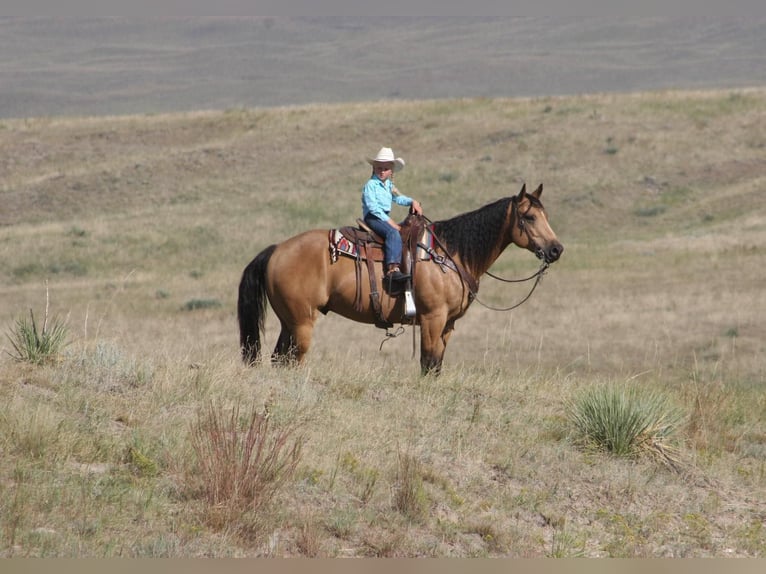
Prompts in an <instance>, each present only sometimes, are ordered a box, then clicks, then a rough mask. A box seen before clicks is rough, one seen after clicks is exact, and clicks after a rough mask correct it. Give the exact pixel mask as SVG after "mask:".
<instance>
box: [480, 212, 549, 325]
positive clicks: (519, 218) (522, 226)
mask: <svg viewBox="0 0 766 574" xmlns="http://www.w3.org/2000/svg"><path fill="white" fill-rule="evenodd" d="M512 201H513V211H512V215H511V218H512V219H515V220H516V221H514V222H513V223H512V224H511V227H512V228H513V226H514V225H515V226H517V227H518V228H519V230H520V231H521V232H522V233H524V234H526V236H527V241H529V243H531V244H532V246H533V247H534V253H535V255H536V256H537V258H538V259H540V260H541V261H542V263H541V264H540V268H539V269H538V270H537V271H536V272H535V273H533V274H532V275H530V276H529V277H525V278H524V279H504V278H503V277H498V276H497V275H495V274H494V273H491V272H490V271H486V272H485V273H486V274H487V275H489V276H490V277H491V278H492V279H495V280H497V281H501V282H503V283H525V282H527V281H531V280H532V279H534V280H535V283H534V285H532V289H530V290H529V293H527V296H526V297H524V298H523V299H522V300H521V301H519V302H518V303H516V304H515V305H511V306H510V307H494V306H492V305H488V304H487V303H484V302H483V301H482V300H481V299H479V297H478V293H473V292H471V295H472V296H473V299H475V300H476V302H477V303H478V304H479V305H481V306H482V307H485V308H487V309H489V310H491V311H501V312H504V311H512V310H513V309H516V308H517V307H520V306H521V305H523V304H524V303H526V301H527V300H528V299H529V298H530V297H531V296H532V293H534V292H535V289H537V286H538V285H539V284H540V281H541V280H542V278H543V275H545V272H546V271H547V270H548V267H549V266H550V264H549V263H548V262H547V261H546V260H545V254H544V253H543V250H542V249H540V247H539V246H538V245H537V242H536V241H535V240H534V239H533V238H532V236H531V235H530V234H529V229H527V224H526V222H525V221H524V216H525V215H526V214H527V213H528V212H529V209H528V210H527V211H525V212H524V213H523V214H521V215H519V204H518V201H517V199H516V197H514V198H513V200H512ZM530 201H531V200H530ZM533 205H534V203H533ZM531 208H532V206H530V209H531Z"/></svg>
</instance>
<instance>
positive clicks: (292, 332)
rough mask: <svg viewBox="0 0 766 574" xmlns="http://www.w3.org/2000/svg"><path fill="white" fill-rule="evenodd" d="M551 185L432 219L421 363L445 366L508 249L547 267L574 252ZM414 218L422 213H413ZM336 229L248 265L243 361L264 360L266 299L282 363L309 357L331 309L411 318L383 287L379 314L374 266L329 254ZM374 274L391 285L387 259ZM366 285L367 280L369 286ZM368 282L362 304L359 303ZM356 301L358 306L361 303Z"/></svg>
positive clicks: (423, 281) (420, 270)
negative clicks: (551, 210) (547, 200)
mask: <svg viewBox="0 0 766 574" xmlns="http://www.w3.org/2000/svg"><path fill="white" fill-rule="evenodd" d="M542 191H543V186H542V184H541V185H540V186H539V187H538V188H537V189H536V190H535V191H534V192H532V193H527V191H526V184H524V185H523V186H522V188H521V191H520V192H519V193H518V195H515V196H510V197H506V198H503V199H499V200H496V201H494V202H493V203H490V204H488V205H485V206H483V207H481V208H479V209H476V210H474V211H471V212H468V213H463V214H461V215H458V216H456V217H453V218H451V219H446V220H442V221H436V222H429V223H430V226H429V229H430V231H431V232H432V234H433V237H434V239H435V240H436V241H435V242H434V247H433V248H432V249H431V251H432V254H431V255H432V257H431V258H430V259H429V260H427V261H419V262H417V264H416V265H414V268H413V276H412V284H413V286H414V288H415V289H414V293H412V295H413V297H414V302H415V308H416V315H415V317H414V318H413V319H414V321H413V320H412V319H411V320H410V321H412V322H413V323H414V324H417V325H419V326H420V332H421V333H420V367H421V372H422V373H423V374H429V373H434V374H438V373H439V372H440V371H441V368H442V361H443V358H444V351H445V348H446V346H447V342H448V341H449V338H450V335H451V334H452V331H453V329H454V327H455V321H457V320H458V319H460V318H461V317H462V316H463V315H464V314H465V313H466V311H467V310H468V307H469V306H470V305H471V303H472V301H473V300H474V298H475V297H476V292H477V291H478V285H479V279H480V277H481V276H482V275H483V274H484V273H485V272H487V271H488V270H489V268H490V267H491V266H492V264H493V263H494V262H495V260H496V259H497V258H498V257H499V256H500V254H501V253H502V252H503V251H504V249H505V248H506V247H507V246H508V245H509V244H511V243H514V244H515V245H517V246H518V247H520V248H522V249H527V250H529V251H531V252H532V253H534V254H535V255H536V256H537V258H538V259H540V260H542V261H543V262H544V263H543V265H545V266H546V267H547V265H548V264H551V263H553V262H555V261H557V260H558V259H559V257H560V256H561V254H562V253H563V251H564V247H563V245H562V244H561V243H560V242H559V240H558V239H557V237H556V234H555V233H554V232H553V230H552V229H551V226H550V224H549V221H548V217H547V215H546V212H545V209H544V207H543V204H542V202H541V201H540V195H541V194H542ZM412 217H414V216H412ZM329 247H330V245H329V240H328V230H327V229H313V230H310V231H305V232H303V233H300V234H299V235H295V236H293V237H291V238H289V239H287V240H285V241H283V242H282V243H279V244H274V245H270V246H269V247H267V248H265V249H264V250H263V251H261V252H260V253H259V254H258V255H256V256H255V258H254V259H253V260H252V261H251V262H250V263H249V264H248V265H247V266H246V267H245V270H244V271H243V273H242V278H241V281H240V284H239V298H238V301H237V317H238V321H239V329H240V349H241V353H242V359H243V361H244V362H245V364H247V365H253V364H255V363H257V362H258V361H259V360H260V359H261V333H262V332H263V327H264V318H265V313H266V301H267V300H268V302H269V303H270V304H271V308H272V309H273V311H274V313H275V314H276V316H277V317H278V318H279V321H280V324H281V331H280V334H279V337H278V339H277V343H276V346H275V348H274V351H273V354H272V360H273V361H274V362H275V363H277V364H285V363H296V362H297V363H300V362H301V361H303V359H304V357H305V356H306V353H307V352H308V350H309V346H310V345H311V338H312V332H313V329H314V324H315V323H316V321H317V319H318V318H319V316H320V315H322V314H327V313H329V312H330V311H332V312H334V313H337V314H339V315H341V316H343V317H346V318H348V319H351V320H352V321H357V322H360V323H376V324H377V322H378V320H379V318H380V317H381V316H382V317H383V318H384V319H385V320H387V321H388V322H390V323H391V324H393V323H400V324H404V323H405V322H407V321H408V319H407V318H406V317H405V314H404V310H405V308H404V297H402V296H401V295H398V296H396V295H394V296H392V295H391V294H390V293H386V292H384V293H382V294H381V297H380V301H379V306H378V314H376V313H375V312H374V310H373V303H372V301H371V299H370V292H371V289H370V281H369V271H368V268H366V267H365V266H361V271H362V273H361V276H360V269H359V267H357V266H356V262H355V261H354V259H353V258H350V257H338V258H337V260H335V261H333V260H332V258H331V257H330V256H329V255H328V250H329ZM373 272H374V275H375V279H376V280H377V284H381V283H382V281H381V278H382V275H383V269H382V264H379V265H375V267H374V271H373ZM360 283H361V285H360ZM360 288H361V296H362V304H361V305H360V304H359V293H360ZM355 301H356V305H355Z"/></svg>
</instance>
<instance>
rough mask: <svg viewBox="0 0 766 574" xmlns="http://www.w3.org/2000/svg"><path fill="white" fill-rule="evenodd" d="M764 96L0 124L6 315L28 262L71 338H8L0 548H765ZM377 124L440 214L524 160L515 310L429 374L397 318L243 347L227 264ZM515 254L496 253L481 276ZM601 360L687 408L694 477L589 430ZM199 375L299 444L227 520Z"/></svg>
mask: <svg viewBox="0 0 766 574" xmlns="http://www.w3.org/2000/svg"><path fill="white" fill-rule="evenodd" d="M765 108H766V94H765V93H764V92H763V91H761V90H750V91H738V92H731V93H730V92H684V93H656V94H635V95H627V96H583V97H576V98H544V99H529V100H490V99H467V100H457V101H431V102H417V103H415V102H397V103H379V104H366V105H342V106H340V105H339V106H310V107H301V108H282V109H274V110H246V109H235V110H228V111H225V112H200V113H194V114H177V115H168V116H131V117H106V118H81V119H76V118H75V119H58V118H44V119H42V118H41V119H34V118H31V119H28V120H18V121H6V122H4V123H3V129H0V150H1V151H2V157H3V160H2V161H3V169H4V175H3V178H2V181H0V205H2V206H3V207H2V211H0V223H1V224H2V227H0V270H2V271H1V272H0V316H2V317H3V318H4V319H3V320H4V321H5V323H4V325H5V330H6V331H7V329H10V328H12V326H13V321H14V318H15V317H18V316H19V315H20V314H22V313H27V312H28V310H29V309H34V310H35V316H36V317H37V316H41V314H40V313H41V312H40V309H41V308H42V307H43V306H44V304H45V282H46V280H47V281H48V286H49V290H50V307H51V312H52V313H53V314H54V315H57V314H60V315H66V316H67V317H68V323H67V324H68V327H69V330H70V335H71V338H72V344H71V345H70V346H69V347H67V348H66V350H65V352H64V353H63V354H62V356H61V358H60V360H59V361H58V362H57V363H56V364H43V365H40V366H31V365H27V364H24V363H19V362H16V361H13V360H12V359H11V358H10V357H7V354H6V353H3V355H4V359H3V360H2V362H0V400H1V401H2V403H3V404H4V405H5V408H4V409H3V411H2V413H0V455H2V464H0V533H2V539H1V540H0V554H2V555H4V556H339V557H340V556H525V557H536V556H580V555H584V556H635V557H648V556H720V557H724V556H763V555H764V552H766V548H765V547H764V544H763V520H764V516H766V506H764V503H763V500H766V462H765V461H766V451H765V450H764V448H765V447H764V445H766V438H765V437H766V429H765V428H764V423H763V421H764V420H766V401H765V400H764V396H763V392H762V389H763V385H764V383H765V382H766V381H765V379H764V373H765V371H764V363H763V358H762V357H763V356H764V351H765V350H766V349H764V341H766V331H765V330H764V329H766V327H765V326H764V325H766V322H764V321H763V318H764V317H766V308H764V299H763V296H762V277H761V275H762V274H761V272H760V270H761V269H762V268H763V264H764V257H765V255H766V252H764V249H763V247H762V246H763V245H764V244H765V243H766V215H765V214H764V212H763V208H762V201H761V198H760V190H761V189H762V187H763V183H764V178H765V177H766V162H764V160H763V149H764V147H766V139H764V138H765V137H766V136H764V134H766V125H764V121H766V116H765V115H764V113H763V110H764V109H765ZM384 144H385V145H392V146H393V147H394V149H395V150H396V151H397V153H400V154H401V155H403V156H404V157H405V158H406V159H407V160H408V166H407V170H405V171H404V172H402V173H401V174H400V175H399V176H398V178H397V183H398V185H399V186H400V187H401V188H402V190H404V191H406V192H407V193H410V194H412V195H414V196H416V197H418V198H420V199H421V200H422V202H423V203H424V206H425V209H426V214H427V215H429V217H431V218H432V219H439V218H442V217H448V216H451V215H454V214H456V213H458V212H461V211H465V210H468V209H472V208H475V207H478V206H480V205H483V204H484V203H487V202H489V201H491V200H493V199H495V198H497V197H501V196H504V195H509V194H511V193H516V192H517V191H518V189H519V187H520V185H521V182H522V181H528V182H529V183H530V184H536V183H538V182H540V181H542V182H543V183H544V184H545V192H544V194H543V200H544V202H545V205H546V207H547V208H548V210H549V212H550V215H551V218H552V225H553V227H554V229H555V230H556V231H557V233H558V234H559V237H560V238H561V240H562V242H563V243H564V244H565V246H566V253H565V254H564V257H563V258H562V260H561V261H560V262H558V263H557V264H556V265H555V266H553V267H552V268H551V270H550V271H549V273H548V275H547V276H546V278H545V279H544V281H543V282H542V284H541V286H540V287H539V288H538V290H537V292H536V293H535V295H534V296H533V297H532V299H531V300H530V301H529V302H527V303H525V304H524V305H523V306H522V307H521V308H520V309H518V310H517V311H515V312H513V313H511V314H496V313H493V312H491V311H488V310H486V309H484V308H481V307H478V306H474V308H472V309H470V311H469V312H468V314H467V316H466V317H464V318H463V319H461V320H460V321H459V322H458V324H457V330H456V333H455V334H454V335H453V337H452V339H451V340H450V346H449V348H448V350H447V357H446V360H445V368H444V373H443V375H442V376H441V377H440V378H438V379H430V378H426V379H423V378H421V377H420V376H419V368H418V365H417V360H413V359H412V356H411V355H412V347H411V337H410V335H411V331H409V330H408V331H407V333H406V335H405V336H404V337H401V338H399V339H396V340H393V341H389V342H387V343H386V344H385V345H384V346H383V349H382V350H380V351H379V350H378V348H379V345H380V341H381V338H382V332H381V331H377V330H375V329H374V328H372V327H370V326H367V325H358V324H354V323H350V322H348V321H346V320H343V319H341V318H339V317H337V316H332V315H330V316H328V317H325V318H323V319H322V320H321V321H320V322H319V324H318V327H317V331H316V338H315V344H314V347H313V349H312V352H311V355H310V358H309V360H308V361H307V363H306V364H305V365H303V366H302V367H300V368H295V369H288V370H281V369H275V368H272V367H270V366H268V365H264V366H259V367H256V368H253V369H246V368H244V367H243V366H242V365H241V364H240V362H239V357H238V348H237V331H236V318H235V304H236V286H237V283H238V281H239V277H240V274H241V271H242V269H243V268H244V266H245V265H246V263H247V262H248V261H249V260H250V259H251V258H252V257H253V256H254V255H255V253H257V251H259V250H260V249H261V248H262V247H264V246H265V245H267V244H268V243H270V242H273V241H275V240H279V239H281V238H284V237H287V236H289V235H292V234H293V233H297V232H298V231H301V230H304V229H306V228H309V227H317V226H327V227H329V226H334V225H338V224H340V223H345V222H350V221H353V219H354V218H356V216H357V211H358V202H359V189H360V186H361V184H362V183H363V181H364V179H365V178H366V176H367V175H368V166H367V164H366V163H365V162H364V159H363V157H364V155H365V153H368V152H366V151H364V150H367V149H368V148H374V149H377V147H379V146H380V145H384ZM317 148H321V149H322V154H321V155H317V154H316V153H315V152H316V149H317ZM317 198H321V201H317ZM535 268H536V262H535V260H534V258H533V257H532V256H530V255H529V254H527V253H522V252H520V251H518V250H514V249H512V250H510V251H509V252H508V253H507V254H505V255H504V256H503V257H501V259H500V260H499V261H498V263H497V264H496V268H495V269H494V271H497V272H498V273H500V274H502V275H505V276H522V275H525V274H529V273H530V272H531V271H533V270H534V269H535ZM481 293H482V298H483V299H484V300H486V301H488V302H490V303H493V302H494V303H504V304H508V303H509V302H513V301H514V300H518V299H519V298H520V297H521V296H523V294H524V293H523V292H522V293H520V292H518V291H517V290H515V289H514V288H511V287H507V286H501V285H498V284H496V283H494V282H492V281H491V280H489V279H486V280H484V281H482V291H481ZM204 302H206V303H204ZM203 303H204V304H203ZM275 323H276V321H275V320H274V318H273V316H269V318H267V325H266V327H267V333H266V346H267V348H268V347H269V346H271V345H273V344H274V341H275V339H276V334H277V325H276V324H275ZM6 345H7V343H6ZM5 350H9V349H5ZM598 385H615V386H618V387H619V386H629V385H639V386H641V387H642V388H645V389H646V390H647V391H652V392H655V393H658V394H659V395H660V396H663V397H667V398H668V400H669V401H671V402H672V403H673V404H675V405H678V407H679V408H680V409H681V410H682V411H683V414H684V415H685V416H686V418H685V421H686V422H685V424H684V425H682V426H681V427H680V428H679V429H678V430H677V433H678V439H679V446H678V448H679V449H680V451H679V455H680V456H682V457H683V460H684V462H685V464H686V465H687V466H685V467H684V472H682V473H679V472H676V471H673V470H668V469H666V468H665V467H664V466H663V465H662V464H658V463H657V462H656V461H654V460H652V458H651V457H638V458H636V459H635V460H624V459H619V458H614V457H611V456H609V455H606V454H603V453H598V452H591V451H583V450H581V449H580V448H578V446H577V444H576V440H575V437H574V436H573V434H572V430H571V427H570V425H569V422H568V420H567V416H566V415H567V405H568V404H569V403H570V402H571V400H573V399H574V398H575V397H576V396H578V394H579V393H580V392H582V391H584V390H586V389H589V388H592V387H593V386H598ZM211 401H215V403H216V404H220V405H235V404H247V405H266V404H268V405H269V411H270V413H271V414H270V416H271V417H272V418H273V420H274V421H275V423H279V426H280V428H287V427H289V428H294V429H296V432H298V433H299V434H300V436H302V437H303V438H304V439H305V442H304V443H303V444H304V447H303V449H302V450H301V453H302V456H301V459H300V462H299V463H298V465H297V467H296V468H295V474H294V475H293V477H292V478H291V479H290V480H286V481H285V482H283V483H282V484H281V486H280V488H279V489H277V490H276V491H275V492H274V493H273V498H272V504H270V505H269V507H268V511H263V512H260V513H257V512H256V513H254V514H255V515H256V517H253V516H251V517H250V518H252V520H249V521H247V522H246V523H245V525H246V526H247V528H245V529H244V530H245V531H246V534H247V535H246V536H243V535H242V533H243V529H242V528H240V529H239V530H237V529H235V528H231V529H226V528H216V527H213V526H211V524H210V523H209V522H206V520H205V519H204V516H205V504H206V503H205V502H204V499H201V498H198V497H195V496H191V495H190V491H189V490H188V489H187V488H186V487H185V484H186V483H185V481H184V477H185V476H187V475H186V474H185V472H186V470H187V469H188V468H189V466H188V462H189V461H190V460H193V457H194V449H193V447H192V444H191V441H190V438H189V432H188V431H189V429H190V428H191V427H192V426H193V425H194V424H195V420H196V419H195V417H196V416H197V414H198V413H200V412H204V409H205V408H206V406H209V405H210V404H211ZM259 410H260V409H259ZM224 420H227V419H226V417H225V416H224ZM282 425H285V426H284V427H282ZM256 518H257V519H256Z"/></svg>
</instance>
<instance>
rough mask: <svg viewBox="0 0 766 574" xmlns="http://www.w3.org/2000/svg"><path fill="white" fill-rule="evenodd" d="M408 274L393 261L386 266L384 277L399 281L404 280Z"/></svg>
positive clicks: (407, 277)
mask: <svg viewBox="0 0 766 574" xmlns="http://www.w3.org/2000/svg"><path fill="white" fill-rule="evenodd" d="M409 278H410V276H409V274H407V273H402V272H401V270H400V269H399V266H398V265H397V264H396V263H393V264H391V265H389V266H388V271H386V279H387V280H388V281H389V282H390V281H393V282H397V283H399V282H401V281H406V280H407V279H409Z"/></svg>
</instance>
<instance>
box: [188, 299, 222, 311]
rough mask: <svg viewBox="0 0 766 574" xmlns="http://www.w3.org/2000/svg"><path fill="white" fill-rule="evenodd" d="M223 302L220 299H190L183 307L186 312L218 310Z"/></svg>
mask: <svg viewBox="0 0 766 574" xmlns="http://www.w3.org/2000/svg"><path fill="white" fill-rule="evenodd" d="M219 307H221V302H220V301H219V300H218V299H190V300H189V301H187V302H186V303H184V305H183V310H184V311H195V310H197V309H218V308H219Z"/></svg>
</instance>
